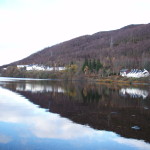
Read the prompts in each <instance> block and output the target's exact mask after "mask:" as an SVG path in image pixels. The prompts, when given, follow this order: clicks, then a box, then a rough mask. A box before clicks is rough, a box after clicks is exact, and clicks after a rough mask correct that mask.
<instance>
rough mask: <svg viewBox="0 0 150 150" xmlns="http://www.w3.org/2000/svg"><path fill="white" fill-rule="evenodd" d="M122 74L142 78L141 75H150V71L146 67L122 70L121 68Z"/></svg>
mask: <svg viewBox="0 0 150 150" xmlns="http://www.w3.org/2000/svg"><path fill="white" fill-rule="evenodd" d="M120 75H121V76H123V77H133V78H141V77H148V76H149V75H150V73H149V72H148V71H147V70H146V69H144V70H139V69H131V70H129V69H122V70H120Z"/></svg>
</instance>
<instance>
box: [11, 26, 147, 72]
mask: <svg viewBox="0 0 150 150" xmlns="http://www.w3.org/2000/svg"><path fill="white" fill-rule="evenodd" d="M85 58H86V59H91V60H93V59H96V60H98V59H99V60H100V62H101V63H102V64H103V66H104V67H107V68H110V69H111V70H112V71H113V72H118V71H119V70H120V69H121V68H146V69H148V70H150V24H142V25H129V26H126V27H123V28H121V29H118V30H113V31H105V32H98V33H95V34H93V35H85V36H81V37H78V38H75V39H72V40H69V41H66V42H63V43H60V44H57V45H54V46H52V47H47V48H45V49H43V50H41V51H39V52H37V53H34V54H32V55H30V56H29V57H27V58H25V59H23V60H20V61H16V62H14V63H12V64H11V65H16V64H44V65H47V66H52V65H54V64H55V65H56V66H65V65H67V64H70V63H71V62H73V63H77V64H83V62H84V60H85Z"/></svg>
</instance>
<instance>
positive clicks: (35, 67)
mask: <svg viewBox="0 0 150 150" xmlns="http://www.w3.org/2000/svg"><path fill="white" fill-rule="evenodd" d="M17 68H19V69H25V70H28V71H31V70H43V71H53V70H56V71H61V70H65V67H46V66H43V65H17Z"/></svg>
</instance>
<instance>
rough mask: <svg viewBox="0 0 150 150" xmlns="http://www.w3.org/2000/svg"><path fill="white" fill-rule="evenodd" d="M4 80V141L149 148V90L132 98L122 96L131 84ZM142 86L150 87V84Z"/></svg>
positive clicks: (0, 121) (0, 104) (0, 98)
mask: <svg viewBox="0 0 150 150" xmlns="http://www.w3.org/2000/svg"><path fill="white" fill-rule="evenodd" d="M2 86H3V87H4V88H5V89H4V88H0V111H1V112H0V143H1V144H2V143H3V144H11V143H16V142H18V143H20V144H21V143H22V141H23V142H25V143H26V144H27V145H29V141H32V142H33V141H35V143H36V144H35V145H38V144H39V143H45V144H46V145H51V146H52V143H55V144H54V145H58V144H59V145H62V147H63V148H62V149H123V148H124V149H143V150H144V149H147V150H148V149H150V145H149V144H148V143H146V142H144V141H147V142H150V131H149V128H150V117H149V116H150V110H149V108H150V101H149V99H150V96H149V94H148V95H147V96H146V97H145V98H144V100H143V97H135V98H134V99H133V98H132V97H128V96H127V97H122V95H121V93H120V91H121V90H122V89H126V88H127V87H124V88H122V89H121V88H120V87H114V86H105V85H95V84H84V83H83V84H78V83H77V82H75V83H71V82H69V83H66V82H65V83H64V82H52V81H38V82H33V81H18V82H13V83H12V82H10V81H9V82H7V83H6V82H4V83H3V84H2ZM6 88H7V89H9V90H11V91H9V90H7V89H6ZM132 88H133V87H132ZM58 89H61V90H60V91H59V90H58ZM129 89H130V88H129ZM136 89H137V88H136ZM139 90H143V91H147V92H148V91H149V87H146V88H143V87H142V88H141V89H140V88H139ZM12 91H14V92H15V93H14V92H12ZM16 92H17V93H18V94H16ZM31 102H32V103H31ZM39 107H42V108H43V109H41V108H39ZM145 108H147V109H145ZM6 127H7V129H6ZM133 127H139V129H138V130H135V129H134V128H133ZM4 130H8V131H9V132H8V131H5V132H4ZM112 131H113V132H112ZM116 133H117V134H116ZM118 134H119V135H121V136H122V137H120V136H119V135H118ZM16 139H17V141H16ZM33 139H34V140H33ZM46 139H47V140H46ZM52 139H53V140H54V141H51V140H52ZM138 139H139V140H138ZM141 139H142V140H141ZM39 140H40V142H39ZM41 140H42V141H41ZM43 140H44V141H43ZM62 141H63V142H62ZM62 143H63V144H62ZM1 144H0V147H1ZM68 144H69V145H70V147H68V148H67V147H65V145H68ZM21 145H22V144H21ZM54 145H53V146H54ZM109 145H110V146H109ZM78 146H79V147H78ZM53 148H54V147H53ZM53 148H52V149H53ZM3 149H6V148H3ZM16 149H17V148H16ZM18 149H19V148H18ZM21 149H23V148H21ZM39 149H46V148H45V147H42V148H39ZM54 149H60V148H58V147H57V148H56V147H55V148H54Z"/></svg>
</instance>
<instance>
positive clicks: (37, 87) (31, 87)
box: [16, 83, 64, 93]
mask: <svg viewBox="0 0 150 150" xmlns="http://www.w3.org/2000/svg"><path fill="white" fill-rule="evenodd" d="M16 90H17V91H30V92H32V93H37V92H56V93H64V89H63V88H61V87H52V86H49V85H41V84H30V83H26V84H24V85H22V84H17V87H16Z"/></svg>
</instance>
